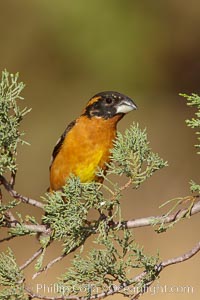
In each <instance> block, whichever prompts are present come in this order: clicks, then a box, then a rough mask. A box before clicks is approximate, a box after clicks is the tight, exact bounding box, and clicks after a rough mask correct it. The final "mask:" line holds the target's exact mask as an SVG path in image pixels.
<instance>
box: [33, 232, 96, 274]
mask: <svg viewBox="0 0 200 300" xmlns="http://www.w3.org/2000/svg"><path fill="white" fill-rule="evenodd" d="M91 234H92V232H90V233H88V235H87V236H86V237H85V239H83V241H82V242H81V243H80V244H79V245H76V246H75V247H74V248H72V249H71V250H70V251H68V252H66V253H63V254H62V255H60V256H58V257H56V258H54V259H53V260H51V261H50V262H49V263H48V264H47V265H46V266H44V267H43V268H42V269H41V270H40V271H38V272H37V273H35V274H33V277H32V278H33V279H35V278H36V277H38V276H39V275H40V274H41V273H43V272H44V271H47V270H48V269H50V268H51V267H52V266H53V265H54V264H55V263H57V262H59V261H61V260H62V259H63V258H65V257H66V256H67V255H68V254H70V253H72V252H74V251H76V250H77V249H78V248H79V247H80V246H81V245H83V244H84V242H85V240H86V239H87V238H88V237H89V236H90V235H91Z"/></svg>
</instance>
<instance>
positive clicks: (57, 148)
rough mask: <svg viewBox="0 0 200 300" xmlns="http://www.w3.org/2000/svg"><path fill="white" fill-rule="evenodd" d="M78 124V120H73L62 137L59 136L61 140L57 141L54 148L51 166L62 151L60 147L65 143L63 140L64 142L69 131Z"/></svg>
mask: <svg viewBox="0 0 200 300" xmlns="http://www.w3.org/2000/svg"><path fill="white" fill-rule="evenodd" d="M75 124H76V121H72V122H71V123H70V124H69V125H68V126H67V128H66V129H65V131H64V132H63V134H62V135H61V137H60V138H59V140H58V141H57V143H56V145H55V147H54V149H53V153H52V156H51V164H50V167H49V168H51V165H52V163H53V161H54V159H55V158H56V156H57V154H58V153H59V152H60V149H61V147H62V145H63V142H64V139H65V137H66V135H67V133H68V132H69V131H70V130H71V129H72V127H74V125H75Z"/></svg>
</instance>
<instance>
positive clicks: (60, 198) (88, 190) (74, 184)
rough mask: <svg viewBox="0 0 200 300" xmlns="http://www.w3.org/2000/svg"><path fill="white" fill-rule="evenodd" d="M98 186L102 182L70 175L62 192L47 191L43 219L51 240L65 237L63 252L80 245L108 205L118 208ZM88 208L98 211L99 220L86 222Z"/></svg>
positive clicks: (96, 224)
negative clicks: (49, 227) (84, 179)
mask: <svg viewBox="0 0 200 300" xmlns="http://www.w3.org/2000/svg"><path fill="white" fill-rule="evenodd" d="M100 187H101V185H100V184H98V183H95V182H92V183H81V182H80V180H79V179H78V178H76V177H74V176H72V177H70V178H69V179H68V181H67V183H66V185H65V186H64V187H63V191H62V192H60V191H58V192H54V193H47V194H46V198H45V201H46V202H47V205H46V206H45V211H46V214H45V216H44V217H43V222H44V224H51V229H52V238H53V239H58V240H60V239H64V245H65V247H64V252H65V253H68V252H69V251H71V250H72V249H74V248H76V247H78V246H79V245H81V244H82V243H83V242H84V241H85V239H86V238H87V237H88V236H89V235H91V234H92V233H94V232H95V231H96V230H97V228H100V227H99V226H100V223H101V222H100V219H101V215H103V214H106V213H107V211H108V209H109V208H110V206H112V207H113V205H115V210H118V207H119V203H117V202H116V201H112V202H111V201H110V200H106V199H105V197H104V195H103V193H102V191H101V190H100ZM91 209H93V211H96V212H97V214H100V219H99V220H92V221H88V214H89V212H90V211H91ZM113 216H114V215H113ZM113 216H112V218H113ZM108 221H110V220H109V219H108Z"/></svg>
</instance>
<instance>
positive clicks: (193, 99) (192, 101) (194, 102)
mask: <svg viewBox="0 0 200 300" xmlns="http://www.w3.org/2000/svg"><path fill="white" fill-rule="evenodd" d="M180 96H183V97H185V98H186V99H187V105H188V106H192V107H196V108H197V112H195V115H196V117H195V118H192V119H190V120H189V119H188V120H186V124H187V126H189V127H191V128H193V129H196V134H197V136H198V137H197V139H198V141H200V136H199V135H200V131H199V130H200V96H198V95H197V94H191V95H186V94H180ZM195 147H196V148H198V149H199V148H200V144H197V145H195ZM197 153H198V154H200V152H199V151H198V152H197Z"/></svg>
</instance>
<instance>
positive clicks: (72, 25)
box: [0, 0, 200, 300]
mask: <svg viewBox="0 0 200 300" xmlns="http://www.w3.org/2000/svg"><path fill="white" fill-rule="evenodd" d="M0 26H1V36H0V40H1V47H0V70H3V69H4V68H6V69H7V70H8V71H9V72H13V73H15V72H20V79H21V80H22V81H24V82H25V83H26V85H27V86H26V89H25V91H24V97H25V99H26V102H25V105H26V106H28V107H32V108H33V109H32V112H31V113H30V114H29V115H28V116H27V117H26V119H25V120H24V123H23V128H24V130H25V131H26V133H27V134H26V140H28V141H29V142H30V143H31V146H30V147H23V148H21V149H20V151H19V155H18V163H19V166H20V168H19V172H18V176H17V185H16V188H17V190H18V191H19V192H20V193H22V194H25V195H28V196H31V197H35V198H37V199H40V196H41V195H43V194H44V192H45V190H46V188H47V187H48V167H49V160H50V156H51V152H52V149H53V147H54V144H55V142H56V140H57V139H58V137H59V136H60V134H61V133H62V131H63V130H64V128H65V126H66V125H67V124H68V123H69V122H70V121H71V120H73V119H74V118H75V117H76V116H78V115H79V113H80V111H81V110H82V108H83V107H84V105H85V103H86V102H87V100H88V99H89V98H90V97H91V96H93V95H94V94H95V93H97V92H100V91H103V90H117V91H119V92H122V93H125V94H127V95H129V96H130V97H132V98H133V99H134V100H135V102H136V103H137V105H138V107H139V109H138V110H137V111H136V112H134V113H130V114H129V115H128V116H126V118H125V119H124V120H123V121H122V122H121V124H120V126H119V130H121V131H123V130H124V129H125V128H126V127H127V126H129V125H130V124H131V123H132V122H133V121H137V122H139V123H140V126H141V127H147V132H148V136H149V140H150V142H151V146H152V148H153V150H154V151H155V152H158V153H159V154H160V156H161V157H163V158H164V159H165V160H168V161H169V167H167V168H165V169H163V170H161V171H159V172H158V173H156V174H155V175H154V176H153V177H152V178H151V179H149V180H148V182H146V183H145V184H144V185H143V186H142V187H141V189H139V190H138V191H129V192H127V193H126V195H125V198H124V200H123V203H122V210H123V217H124V219H131V218H137V217H144V216H150V215H158V214H161V213H163V212H164V210H161V209H159V208H158V207H159V205H160V204H161V203H162V202H164V201H166V200H168V199H171V198H174V197H178V196H186V195H188V194H189V185H188V182H189V181H190V179H193V180H196V181H198V180H199V168H198V166H199V157H198V156H197V155H196V153H195V151H196V150H195V149H194V147H193V145H194V144H195V142H196V137H195V135H194V133H193V132H192V130H190V129H188V128H187V127H186V125H185V122H184V120H185V119H186V118H190V117H191V115H192V109H191V108H188V107H187V106H186V105H185V100H184V99H183V98H181V97H180V96H179V95H178V93H180V92H182V93H183V92H187V93H191V92H194V93H199V92H200V79H199V74H200V2H199V1H194V0H192V1H190V2H188V1H186V0H182V1H180V0H169V1H132V0H126V1H122V0H115V1H114V0H110V1H106V0H101V1H100V0H97V1H92V0H86V1H80V0H77V1H72V0H65V1H64V0H57V1H52V0H48V1H47V0H43V1H39V0H35V1H33V0H29V1H25V0H21V1H11V0H7V1H1V3H0ZM22 208H23V213H24V214H25V213H29V214H30V215H32V214H36V213H37V216H38V218H40V216H41V215H40V212H38V210H36V209H33V208H32V207H30V206H25V205H22ZM199 225H200V221H199V215H197V216H194V217H192V218H191V219H190V220H185V221H183V222H180V223H179V224H178V225H176V226H175V228H173V229H171V230H169V231H168V232H167V233H163V234H160V235H158V234H156V233H155V232H154V231H153V229H152V228H145V229H136V230H135V238H136V241H137V242H139V243H141V245H143V246H144V249H145V251H146V252H147V253H149V254H151V255H154V254H155V253H156V252H157V249H159V252H160V256H161V258H162V259H166V258H170V257H173V256H177V255H180V254H182V253H183V252H185V251H187V250H189V249H190V248H191V247H192V246H193V245H194V244H195V243H196V242H197V241H198V239H199ZM27 240H28V242H27ZM7 246H8V244H4V245H3V246H2V247H1V250H4V249H5V248H6V247H7ZM10 246H11V247H12V248H13V250H14V252H15V253H16V257H17V260H18V262H19V264H22V263H23V262H24V261H25V260H26V259H27V258H28V257H29V256H30V254H31V253H33V252H34V250H36V249H37V248H38V247H39V245H38V242H37V241H36V239H35V238H34V237H33V238H28V239H27V238H26V239H23V238H20V239H18V240H16V241H12V242H11V243H10ZM59 251H60V248H59V249H58V247H53V248H52V251H51V253H50V256H49V257H48V259H50V258H51V257H52V258H53V257H56V256H57V255H59ZM48 259H47V260H48ZM199 262H200V256H199V255H198V256H195V257H194V258H193V259H191V260H190V261H187V262H185V263H183V264H180V265H176V266H172V267H170V268H168V269H167V270H165V271H164V272H163V273H162V274H161V278H160V280H159V282H157V283H156V284H157V285H160V286H165V285H167V286H168V287H169V288H170V287H175V288H176V287H184V286H190V287H192V289H190V290H189V293H187V292H183V290H182V289H181V288H180V289H179V290H178V291H177V292H170V291H168V292H167V293H158V294H156V295H154V296H153V295H152V294H151V293H147V294H146V295H144V296H143V298H142V299H151V298H152V297H153V298H154V299H166V300H167V299H172V300H173V299H176V300H179V299H181V300H183V299H194V300H195V299H199V296H200V279H199V278H200V271H199V266H200V263H199ZM65 263H66V265H67V262H66V261H65V262H64V261H62V263H61V264H60V265H58V266H56V268H54V270H52V271H51V272H49V274H47V275H44V276H42V277H41V278H37V279H36V280H35V282H31V279H30V284H32V285H33V286H35V285H36V283H40V282H46V283H53V282H54V280H55V276H57V275H58V274H60V273H59V272H61V271H63V270H64V269H63V267H64V266H65ZM28 273H29V272H28ZM28 276H30V275H29V274H28ZM41 293H42V291H41ZM113 299H121V297H120V296H115V297H113Z"/></svg>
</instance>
